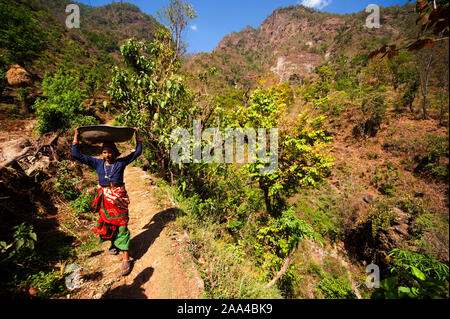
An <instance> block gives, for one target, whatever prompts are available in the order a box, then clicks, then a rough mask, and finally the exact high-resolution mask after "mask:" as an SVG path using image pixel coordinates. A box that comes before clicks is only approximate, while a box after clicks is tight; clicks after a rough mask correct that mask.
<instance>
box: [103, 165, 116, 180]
mask: <svg viewBox="0 0 450 319" xmlns="http://www.w3.org/2000/svg"><path fill="white" fill-rule="evenodd" d="M108 166H109V165H108ZM115 166H116V163H114V164H113V166H112V169H111V173H112V172H114V167H115ZM103 169H104V170H105V178H106V179H107V180H110V179H111V177H110V176H108V172H107V171H106V161H105V162H103Z"/></svg>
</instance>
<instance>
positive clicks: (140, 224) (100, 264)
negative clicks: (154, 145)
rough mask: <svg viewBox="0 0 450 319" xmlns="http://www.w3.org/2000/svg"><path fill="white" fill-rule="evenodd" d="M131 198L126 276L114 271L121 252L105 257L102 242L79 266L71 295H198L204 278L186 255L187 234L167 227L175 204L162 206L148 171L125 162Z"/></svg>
mask: <svg viewBox="0 0 450 319" xmlns="http://www.w3.org/2000/svg"><path fill="white" fill-rule="evenodd" d="M124 179H125V180H124V181H125V185H126V187H127V191H128V195H129V197H130V201H131V204H130V207H129V208H130V221H129V225H128V227H129V229H130V232H131V243H130V256H131V258H132V260H134V266H133V270H132V272H131V274H130V275H129V276H128V277H121V276H120V275H119V271H120V265H121V256H109V255H107V254H106V252H105V250H107V249H108V247H109V243H108V242H107V243H104V244H102V246H101V248H100V249H99V250H98V251H95V252H93V253H91V255H90V256H89V257H88V259H87V262H86V265H84V266H83V271H82V274H83V281H84V282H83V285H82V287H81V288H80V291H79V292H78V293H77V294H76V295H74V296H73V298H84V299H90V298H94V299H100V298H112V299H114V298H120V299H129V298H131V299H146V298H150V299H184V298H188V299H198V298H202V291H203V281H202V279H201V277H200V275H199V273H198V272H197V271H196V269H195V265H194V264H193V263H192V261H191V259H190V258H189V257H188V255H187V253H186V251H185V248H186V244H187V238H186V237H185V236H184V235H183V234H177V233H174V232H170V231H169V230H168V228H167V225H168V224H169V223H170V222H172V221H174V220H175V212H176V209H177V208H176V207H173V206H172V207H165V206H164V205H163V209H158V207H161V203H157V201H158V199H157V198H156V197H155V196H154V195H153V193H154V190H155V189H156V188H157V186H150V185H149V183H148V180H149V179H148V175H146V173H145V172H144V171H143V170H142V169H140V168H137V167H131V166H129V167H127V168H126V170H125V176H124Z"/></svg>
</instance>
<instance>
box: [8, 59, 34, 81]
mask: <svg viewBox="0 0 450 319" xmlns="http://www.w3.org/2000/svg"><path fill="white" fill-rule="evenodd" d="M6 77H7V79H8V84H9V85H11V86H28V85H31V84H32V83H33V80H32V78H31V74H30V73H28V71H27V70H25V69H24V68H22V67H21V66H20V65H18V64H16V65H13V66H12V67H11V68H10V69H9V70H8V72H6Z"/></svg>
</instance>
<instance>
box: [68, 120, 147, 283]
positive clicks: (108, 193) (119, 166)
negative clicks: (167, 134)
mask: <svg viewBox="0 0 450 319" xmlns="http://www.w3.org/2000/svg"><path fill="white" fill-rule="evenodd" d="M135 130H136V150H135V151H134V152H133V153H131V154H130V155H128V156H126V157H123V158H119V156H120V152H119V150H118V149H117V147H116V145H115V144H114V143H110V142H108V143H103V145H102V158H101V159H98V158H94V157H91V156H87V155H84V154H81V153H80V151H79V149H78V135H79V132H78V128H77V129H75V136H74V139H73V143H72V149H71V150H72V157H73V158H75V159H77V160H78V161H80V162H81V163H83V164H86V165H89V166H90V167H92V168H93V169H95V170H96V172H97V175H98V184H99V185H98V187H97V197H96V198H95V200H94V202H93V204H92V206H93V207H94V209H95V211H96V212H97V213H98V214H99V220H98V222H97V226H96V227H95V228H94V230H93V232H94V233H96V234H98V235H100V238H101V240H110V241H111V247H110V249H109V254H111V255H117V254H118V253H119V251H122V252H123V259H122V268H121V272H120V274H121V275H122V276H127V275H128V274H129V273H130V272H131V262H130V258H129V253H128V250H129V245H130V231H129V230H128V220H129V217H128V205H129V203H130V200H129V198H128V195H127V191H126V189H125V184H124V182H123V174H124V171H125V167H126V166H127V165H128V164H130V163H131V162H133V161H134V160H135V159H136V158H138V156H139V155H141V153H142V142H141V139H140V138H139V130H138V129H137V128H135Z"/></svg>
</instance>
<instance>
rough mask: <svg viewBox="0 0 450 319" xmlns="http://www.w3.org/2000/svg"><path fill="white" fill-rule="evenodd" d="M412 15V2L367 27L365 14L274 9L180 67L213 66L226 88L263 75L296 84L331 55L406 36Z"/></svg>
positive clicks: (385, 13) (351, 52)
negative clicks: (257, 23) (255, 24)
mask: <svg viewBox="0 0 450 319" xmlns="http://www.w3.org/2000/svg"><path fill="white" fill-rule="evenodd" d="M413 12H414V6H413V5H412V4H405V5H403V6H395V7H387V8H381V21H380V24H381V27H380V28H379V29H368V28H367V27H366V26H365V21H366V18H367V15H368V14H367V13H365V12H364V11H362V12H358V13H353V14H344V15H341V14H331V13H327V12H316V11H315V10H314V9H310V8H307V7H304V6H302V5H297V6H290V7H286V8H278V9H276V10H275V11H274V12H273V13H272V14H271V15H270V16H269V17H268V18H267V19H265V20H264V21H263V22H262V23H261V25H260V26H259V27H258V28H256V29H255V28H252V27H250V26H249V27H247V28H245V29H243V30H241V31H240V32H234V33H231V34H228V35H226V36H225V37H224V38H223V39H222V40H221V41H220V43H219V44H218V45H217V47H216V48H215V49H214V50H213V51H212V52H211V53H198V54H194V55H191V56H188V57H187V58H186V59H187V64H186V66H185V69H186V70H189V71H194V72H196V71H202V70H203V69H205V68H207V67H211V66H214V67H216V68H217V69H218V77H219V78H220V80H219V81H218V83H219V82H221V83H227V84H228V85H231V86H248V85H250V83H251V82H254V81H252V79H255V78H256V77H261V76H264V75H265V74H268V73H269V74H272V75H274V76H276V77H277V79H278V81H279V82H292V83H298V82H300V81H301V80H302V79H303V78H304V77H305V76H307V75H309V74H310V73H311V72H313V70H314V68H315V67H317V66H318V65H320V64H322V63H324V62H325V61H327V60H329V59H330V58H332V57H335V56H338V55H343V54H345V55H348V56H352V55H355V54H360V53H361V52H370V50H373V49H374V48H377V47H378V46H380V45H383V44H386V43H388V42H389V43H392V42H396V43H397V42H401V41H402V40H404V39H405V38H407V37H409V36H411V34H414V32H415V31H414V28H412V27H411V26H412V25H414V14H411V13H413ZM217 85H218V86H220V84H217Z"/></svg>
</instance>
